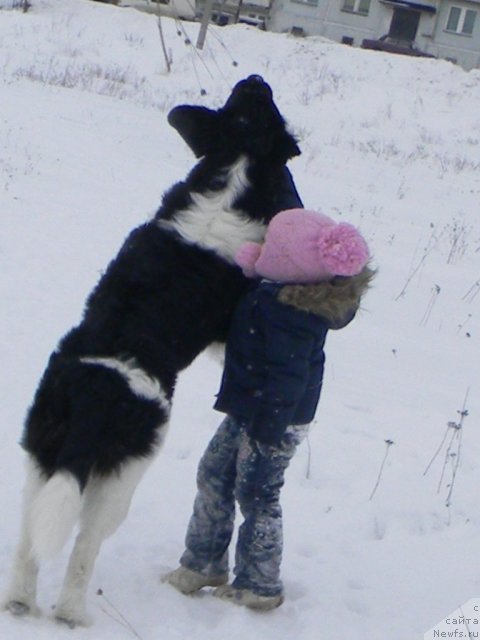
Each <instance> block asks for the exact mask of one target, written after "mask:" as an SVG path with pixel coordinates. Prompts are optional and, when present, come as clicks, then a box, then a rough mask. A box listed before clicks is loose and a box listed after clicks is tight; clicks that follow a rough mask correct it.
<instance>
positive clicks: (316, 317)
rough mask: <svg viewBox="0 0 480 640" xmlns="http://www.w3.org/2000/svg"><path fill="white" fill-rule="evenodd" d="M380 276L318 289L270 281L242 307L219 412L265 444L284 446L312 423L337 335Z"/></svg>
mask: <svg viewBox="0 0 480 640" xmlns="http://www.w3.org/2000/svg"><path fill="white" fill-rule="evenodd" d="M371 275H372V272H371V271H370V270H369V269H368V268H366V269H365V270H364V271H363V272H362V274H360V276H355V277H353V278H335V279H334V280H333V281H332V282H330V283H321V284H318V285H283V284H279V283H272V282H266V281H262V282H260V283H259V284H258V285H257V286H255V288H253V289H252V290H250V291H249V292H248V293H247V294H245V295H244V297H243V298H242V299H241V300H240V302H239V303H238V305H237V308H236V311H235V313H234V316H233V320H232V323H231V326H230V333H229V336H228V339H227V345H226V353H225V367H224V372H223V377H222V382H221V387H220V391H219V393H218V396H217V400H216V402H215V409H217V410H218V411H222V412H224V413H227V414H229V415H231V416H233V417H234V418H235V419H236V420H238V421H240V422H241V423H242V424H244V425H245V427H246V429H247V432H248V433H249V434H250V435H251V436H252V437H253V438H255V439H257V440H258V441H260V442H264V443H269V444H278V443H279V442H280V440H281V439H282V437H283V435H284V433H285V430H286V428H287V427H288V426H289V425H295V424H307V423H309V422H311V421H312V419H313V417H314V415H315V411H316V408H317V404H318V400H319V397H320V391H321V387H322V379H323V369H324V362H325V355H324V344H325V338H326V335H327V332H328V330H329V329H339V328H341V327H343V326H345V325H346V324H348V323H349V322H350V321H351V320H352V318H353V317H354V315H355V313H356V311H357V309H358V306H359V303H360V297H361V295H362V293H363V292H364V290H365V289H366V288H367V286H368V282H369V280H370V278H371Z"/></svg>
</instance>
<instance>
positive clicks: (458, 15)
mask: <svg viewBox="0 0 480 640" xmlns="http://www.w3.org/2000/svg"><path fill="white" fill-rule="evenodd" d="M476 17H477V12H476V11H473V10H472V9H465V7H450V13H449V14H448V19H447V26H446V27H445V30H446V31H451V32H453V33H461V34H462V35H464V36H471V35H472V33H473V27H474V25H475V18H476Z"/></svg>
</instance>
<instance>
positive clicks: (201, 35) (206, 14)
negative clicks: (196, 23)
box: [197, 0, 213, 49]
mask: <svg viewBox="0 0 480 640" xmlns="http://www.w3.org/2000/svg"><path fill="white" fill-rule="evenodd" d="M212 12H213V0H205V7H204V9H203V16H202V22H201V25H200V31H199V32H198V40H197V49H203V45H204V44H205V38H206V37H207V29H208V23H209V22H210V20H211V18H212Z"/></svg>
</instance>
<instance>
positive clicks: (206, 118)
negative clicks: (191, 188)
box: [168, 105, 218, 158]
mask: <svg viewBox="0 0 480 640" xmlns="http://www.w3.org/2000/svg"><path fill="white" fill-rule="evenodd" d="M217 118H218V116H217V112H216V111H213V110H212V109H207V107H198V106H190V105H180V106H179V107H175V108H174V109H172V110H171V111H170V113H169V114H168V122H169V124H171V125H172V127H173V128H174V129H176V130H177V131H178V133H179V134H180V135H181V136H182V138H183V139H184V140H185V142H186V143H187V144H188V146H189V147H190V149H191V150H192V151H193V153H194V154H195V156H196V157H197V158H200V157H201V156H204V155H206V154H207V153H208V151H209V149H210V146H211V144H212V140H214V139H215V123H216V121H217Z"/></svg>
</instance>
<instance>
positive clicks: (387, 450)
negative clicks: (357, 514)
mask: <svg viewBox="0 0 480 640" xmlns="http://www.w3.org/2000/svg"><path fill="white" fill-rule="evenodd" d="M385 444H386V445H387V448H386V449H385V455H384V456H383V460H382V464H381V465H380V471H379V472H378V476H377V481H376V483H375V486H374V487H373V491H372V493H371V494H370V497H369V500H371V499H372V498H373V496H374V495H375V492H376V491H377V489H378V485H379V484H380V480H381V478H382V473H383V468H384V466H385V462H386V461H387V456H388V452H389V450H390V447H391V446H392V444H395V443H394V442H393V440H385Z"/></svg>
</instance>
